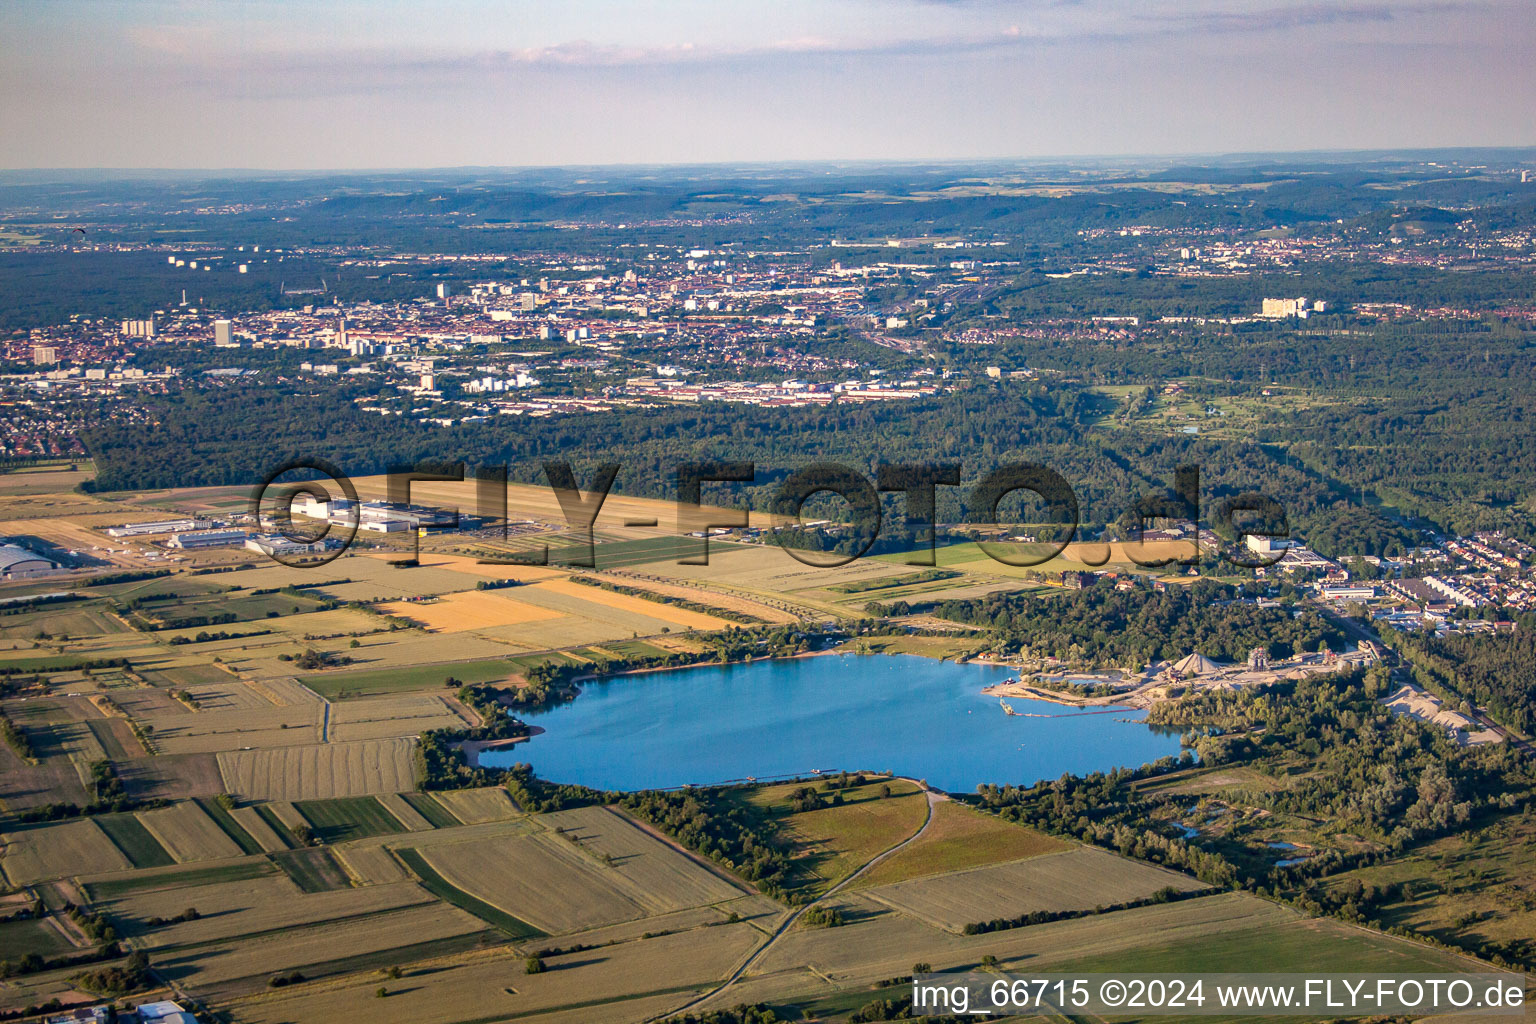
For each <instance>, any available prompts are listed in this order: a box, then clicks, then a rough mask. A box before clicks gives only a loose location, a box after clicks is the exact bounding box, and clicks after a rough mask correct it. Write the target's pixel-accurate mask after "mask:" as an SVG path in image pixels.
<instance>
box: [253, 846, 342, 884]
mask: <svg viewBox="0 0 1536 1024" xmlns="http://www.w3.org/2000/svg"><path fill="white" fill-rule="evenodd" d="M270 856H271V858H272V863H274V864H276V865H277V866H278V867H279V868H281V869H282V871H283V873H284V874H285V875H287V876H288V877H289V878H291V879H293V883H294V884H295V885H297V886H298V887H299V888H300V889H303V890H304V891H305V892H331V891H333V890H336V889H345V888H347V887H348V886H350V885H351V884H352V881H351V879H350V878H348V877H347V873H346V871H345V870H343V869H342V866H341V865H340V864H338V863H337V862H336V858H335V857H334V856H332V854H331V851H330V850H327V849H325V848H324V847H319V846H309V847H301V848H299V849H297V850H287V851H285V852H283V853H274V854H270Z"/></svg>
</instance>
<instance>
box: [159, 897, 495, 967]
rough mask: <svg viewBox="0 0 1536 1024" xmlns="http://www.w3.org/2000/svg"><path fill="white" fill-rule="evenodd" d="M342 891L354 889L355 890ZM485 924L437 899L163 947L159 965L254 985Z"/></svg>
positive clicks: (476, 929)
mask: <svg viewBox="0 0 1536 1024" xmlns="http://www.w3.org/2000/svg"><path fill="white" fill-rule="evenodd" d="M405 888H415V887H414V886H410V887H403V888H402V890H401V891H402V892H403V891H404V889H405ZM376 890H377V887H373V888H369V889H360V890H358V892H360V893H361V894H362V896H363V898H364V899H368V898H370V896H371V894H372V893H373V892H374V891H376ZM341 891H342V892H344V893H348V894H350V891H349V890H341ZM418 891H419V890H418ZM313 895H321V894H318V893H317V894H313ZM295 899H297V897H295ZM484 928H485V924H484V922H482V921H480V920H479V919H477V918H474V917H471V916H470V915H469V914H466V913H464V911H462V910H459V909H457V908H455V907H450V906H447V905H446V904H442V903H435V902H434V903H424V904H419V905H414V906H408V907H404V908H401V909H398V910H388V911H382V912H380V913H377V914H373V915H371V916H370V917H369V918H368V919H367V920H366V921H361V920H350V921H334V922H330V923H325V924H315V925H310V926H308V927H300V928H286V929H283V930H280V931H277V932H273V933H270V934H264V935H258V936H252V937H249V938H244V939H241V940H240V941H238V942H214V943H210V944H208V945H205V946H197V947H193V948H190V949H188V948H181V949H176V950H174V951H172V952H168V953H166V952H162V954H161V955H160V956H158V957H156V958H155V968H156V970H157V971H163V972H164V974H165V976H166V977H169V978H174V979H176V980H177V981H178V982H180V983H182V984H185V985H191V986H192V987H193V988H202V987H206V986H221V985H227V984H228V983H229V982H234V981H239V980H241V979H249V982H248V986H249V987H251V988H262V989H265V987H266V979H267V977H268V976H269V975H271V974H274V973H276V972H279V971H287V970H294V969H299V970H302V969H303V968H305V967H309V966H311V965H314V964H320V963H325V962H327V961H332V960H339V959H342V958H345V957H354V956H362V955H366V954H369V953H378V952H384V951H388V950H393V949H406V948H408V947H411V946H415V945H417V944H419V943H426V942H432V941H434V940H439V939H446V938H451V937H453V936H467V935H473V934H476V933H478V932H480V931H483V930H484ZM402 959H406V958H404V957H402ZM371 977H372V979H373V982H374V984H377V979H378V975H377V974H371ZM237 987H246V986H245V985H242V986H237ZM370 993H371V990H370Z"/></svg>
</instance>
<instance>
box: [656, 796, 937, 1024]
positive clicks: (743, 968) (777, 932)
mask: <svg viewBox="0 0 1536 1024" xmlns="http://www.w3.org/2000/svg"><path fill="white" fill-rule="evenodd" d="M905 781H907V782H912V783H914V784H916V785H921V783H917V781H916V780H915V779H907V780H905ZM923 793H924V796H926V797H927V803H928V806H927V811H928V814H927V817H925V818H924V819H923V825H922V827H921V828H919V829H918V830H917V831H916V832H914V833H912V834H911V835H910V836H908V837H907V838H905V839H903V840H902V841H901V842H899V843H897V844H896V845H895V846H892V847H890V848H889V849H887V850H886V851H885V852H883V853H880V854H877V855H875V856H874V857H871V858H870V859H869V860H868V861H866V862H865V864H864V866H863V867H861V868H859V869H858V870H857V871H855V872H854V873H853V874H851V875H848V876H847V877H846V878H844V879H843V880H842V881H840V882H838V883H837V884H836V885H834V886H832V888H830V889H828V890H827V891H826V892H824V893H822V894H821V895H820V896H818V897H817V898H816V899H814V900H812V901H811V902H809V903H807V904H806V905H805V906H803V907H801V908H800V909H799V910H796V911H795V912H794V913H793V914H790V915H789V916H788V917H786V918H785V919H784V920H783V921H782V922H780V924H779V926H778V928H776V929H774V931H773V934H772V935H769V936H768V941H767V942H764V943H763V944H762V945H761V946H758V947H757V949H755V950H753V951H752V953H751V955H750V956H748V957H747V958H746V959H745V960H743V961H742V962H741V963H740V964H739V965H738V966H737V968H736V970H735V971H733V972H732V973H731V976H730V977H729V978H726V979H725V981H723V982H721V983H720V984H719V985H718V986H716V987H715V988H713V989H711V990H710V991H708V992H706V993H704V994H703V995H701V996H699V997H698V998H697V999H694V1000H693V1001H692V1002H690V1003H688V1004H686V1005H684V1006H679V1007H678V1008H677V1009H675V1010H668V1011H667V1012H666V1013H660V1014H657V1015H656V1016H654V1017H650V1018H648V1019H647V1021H646V1024H650V1022H651V1021H657V1020H663V1019H665V1018H667V1017H675V1016H677V1015H678V1014H680V1013H687V1012H688V1011H690V1010H695V1009H697V1008H698V1007H700V1006H702V1005H703V1004H704V1003H706V1002H708V1001H709V1000H711V999H713V998H715V996H718V995H719V994H720V993H722V992H724V991H725V990H726V989H728V988H730V987H731V986H732V985H734V984H736V982H737V981H739V980H741V976H742V975H743V974H746V973H747V968H749V967H751V966H752V965H753V964H755V963H757V961H759V960H761V959H762V958H763V954H765V953H767V952H768V950H770V949H772V948H773V944H774V943H775V942H778V941H779V939H780V938H781V937H783V935H784V933H785V932H787V931H789V929H790V928H792V927H793V926H794V924H795V922H796V921H798V920H800V915H801V914H804V913H805V912H806V911H807V910H810V909H811V908H812V907H814V906H816V905H817V904H818V903H822V902H824V901H825V900H827V899H830V898H831V897H832V896H834V895H836V894H837V892H838V891H839V890H841V889H843V888H846V887H847V886H848V885H849V884H850V883H852V882H854V881H856V880H857V879H859V878H860V877H862V876H863V875H864V874H865V873H866V872H867V871H869V869H870V868H872V867H874V866H875V865H876V864H879V863H880V862H881V861H883V860H885V859H886V858H887V857H889V856H891V855H892V854H893V853H896V852H898V851H900V850H902V849H904V848H906V847H907V846H908V845H909V844H911V843H914V842H916V841H917V840H918V838H919V837H921V836H922V834H923V833H924V832H927V831H928V826H929V825H932V824H933V805H934V804H936V803H938V802H939V801H941V800H948V799H949V797H947V796H945V795H944V794H943V793H936V792H934V791H933V790H931V789H926V790H924V791H923Z"/></svg>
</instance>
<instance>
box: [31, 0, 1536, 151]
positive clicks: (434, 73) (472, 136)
mask: <svg viewBox="0 0 1536 1024" xmlns="http://www.w3.org/2000/svg"><path fill="white" fill-rule="evenodd" d="M7 19H8V21H9V22H10V26H9V27H10V31H9V32H8V33H7V41H6V42H4V43H0V55H3V57H4V61H3V62H0V83H3V85H4V88H5V89H6V92H7V95H9V96H11V97H12V102H11V103H9V104H7V106H6V107H5V109H4V111H3V112H0V131H3V132H4V134H5V136H6V137H7V139H8V140H9V142H10V145H8V146H7V149H6V153H5V156H4V158H3V161H0V163H3V166H5V167H8V168H59V167H164V168H233V167H238V168H251V169H279V168H281V169H295V170H304V169H354V168H358V169H361V168H393V167H438V166H545V165H589V164H649V163H666V164H676V163H684V164H686V163H716V162H754V161H760V160H767V159H773V160H780V161H783V160H787V161H823V160H897V161H907V160H910V161H947V160H982V159H1013V158H1038V157H1046V156H1066V155H1081V156H1095V155H1121V154H1131V153H1135V154H1148V155H1153V154H1181V153H1213V152H1246V151H1252V152H1264V151H1291V152H1294V151H1303V150H1329V149H1349V150H1359V149H1393V148H1434V147H1462V146H1522V145H1530V144H1532V143H1536V136H1533V135H1532V134H1531V133H1530V129H1529V127H1528V123H1529V119H1528V118H1526V117H1524V116H1523V112H1524V111H1525V110H1528V109H1529V107H1530V106H1531V104H1532V102H1533V101H1536V80H1533V76H1531V75H1530V74H1529V73H1528V72H1527V70H1526V64H1527V54H1528V53H1529V50H1530V47H1531V44H1532V43H1533V42H1536V12H1533V11H1531V10H1530V9H1529V8H1528V7H1526V6H1524V5H1520V4H1517V3H1513V2H1509V0H1465V2H1456V0H1452V2H1420V3H1409V4H1401V5H1385V4H1379V3H1371V2H1356V0H1345V2H1339V3H1316V2H1298V0H1275V2H1273V3H1266V4H1263V5H1255V4H1240V3H1230V2H1215V0H1207V2H1201V3H1198V4H1173V3H1152V4H1137V5H1132V4H1127V3H1123V2H1120V0H1081V2H1075V3H1060V2H1052V3H1025V4H1017V3H1001V2H994V0H891V2H884V3H876V2H872V0H844V2H839V3H837V4H811V3H805V2H799V3H786V4H775V5H772V6H771V7H770V6H769V5H763V4H731V5H718V4H717V5H703V4H698V3H691V2H678V3H667V4H650V5H643V6H637V5H618V4H613V3H609V2H603V0H587V2H579V3H573V4H567V5H561V6H560V7H559V8H557V9H544V8H540V7H536V6H535V5H532V4H524V3H515V2H512V3H503V2H491V0H457V2H455V3H452V4H449V5H447V6H446V7H445V8H434V9H430V10H427V9H422V8H418V7H415V6H412V5H405V4H386V5H366V6H365V5H362V4H359V3H351V2H349V3H341V4H337V5H332V6H330V7H327V8H325V9H323V10H311V9H309V8H306V7H303V6H300V5H294V4H290V3H286V2H282V0H270V2H248V3H241V4H223V5H218V6H217V7H205V6H199V5H193V4H185V3H180V2H173V0H149V2H144V3H103V4H93V5H89V6H85V5H80V4H78V3H69V2H62V0H38V2H35V3H30V4H28V5H26V6H23V7H19V8H12V9H11V10H10V11H9V12H8V15H7Z"/></svg>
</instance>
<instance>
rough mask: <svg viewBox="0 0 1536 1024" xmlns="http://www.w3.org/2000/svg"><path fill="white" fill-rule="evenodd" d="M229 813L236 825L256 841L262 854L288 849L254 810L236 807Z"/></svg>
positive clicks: (264, 819) (280, 837) (265, 820)
mask: <svg viewBox="0 0 1536 1024" xmlns="http://www.w3.org/2000/svg"><path fill="white" fill-rule="evenodd" d="M229 813H230V816H231V817H233V818H234V819H235V823H236V824H237V825H239V826H240V827H241V828H243V829H245V830H246V832H248V833H250V836H251V838H252V839H254V840H256V842H257V843H258V844H259V845H260V846H261V849H262V851H263V852H265V853H278V852H280V851H282V850H286V849H288V844H287V843H285V842H284V841H283V838H282V836H279V835H278V834H277V833H276V832H275V831H274V830H273V828H272V826H271V825H269V824H267V819H266V818H263V817H262V816H261V815H260V814H258V813H257V812H256V808H254V807H236V808H235V809H234V810H232V811H230V812H229Z"/></svg>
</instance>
